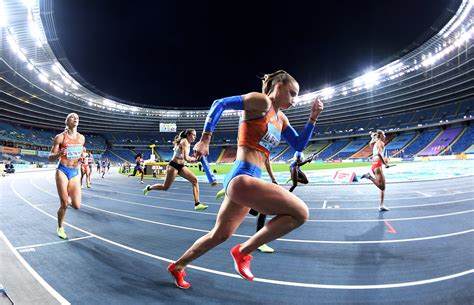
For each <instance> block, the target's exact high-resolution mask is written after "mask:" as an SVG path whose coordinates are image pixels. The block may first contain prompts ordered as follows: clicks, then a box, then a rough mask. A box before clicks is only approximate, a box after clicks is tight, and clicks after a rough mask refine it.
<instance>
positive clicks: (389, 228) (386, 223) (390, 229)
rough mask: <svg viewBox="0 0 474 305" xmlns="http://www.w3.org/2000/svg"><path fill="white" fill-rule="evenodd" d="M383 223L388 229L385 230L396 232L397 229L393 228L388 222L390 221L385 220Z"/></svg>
mask: <svg viewBox="0 0 474 305" xmlns="http://www.w3.org/2000/svg"><path fill="white" fill-rule="evenodd" d="M384 223H385V225H386V226H387V227H388V230H387V231H385V232H389V233H393V234H396V233H397V230H395V228H394V227H393V226H392V225H391V224H390V222H388V221H387V220H385V221H384Z"/></svg>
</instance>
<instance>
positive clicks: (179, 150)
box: [171, 143, 184, 160]
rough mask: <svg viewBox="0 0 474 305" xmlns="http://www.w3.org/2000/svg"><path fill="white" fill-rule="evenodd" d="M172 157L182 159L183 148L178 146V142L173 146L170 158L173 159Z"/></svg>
mask: <svg viewBox="0 0 474 305" xmlns="http://www.w3.org/2000/svg"><path fill="white" fill-rule="evenodd" d="M174 158H176V159H184V153H183V149H182V148H181V146H179V143H178V145H176V146H175V147H174V148H173V157H172V158H171V160H173V159H174Z"/></svg>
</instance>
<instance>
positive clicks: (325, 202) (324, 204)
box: [322, 200, 328, 209]
mask: <svg viewBox="0 0 474 305" xmlns="http://www.w3.org/2000/svg"><path fill="white" fill-rule="evenodd" d="M327 203H328V201H327V200H324V203H323V207H322V208H323V209H325V208H326V204H327Z"/></svg>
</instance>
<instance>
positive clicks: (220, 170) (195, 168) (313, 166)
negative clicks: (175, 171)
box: [124, 162, 372, 177]
mask: <svg viewBox="0 0 474 305" xmlns="http://www.w3.org/2000/svg"><path fill="white" fill-rule="evenodd" d="M370 166H372V163H371V162H349V163H337V162H335V163H319V162H318V163H308V164H305V165H303V166H302V167H301V169H302V170H303V171H307V170H322V169H334V168H351V167H370ZM231 167H232V164H219V165H215V164H211V170H212V171H214V170H215V173H216V174H227V173H228V172H229V170H230V169H231ZM188 168H189V169H191V171H192V172H193V173H194V174H195V175H197V176H200V175H205V173H204V171H199V165H198V164H197V163H195V164H188ZM289 168H290V164H282V163H272V169H273V171H274V172H286V171H289ZM124 175H125V174H124ZM145 176H146V177H150V176H151V175H145Z"/></svg>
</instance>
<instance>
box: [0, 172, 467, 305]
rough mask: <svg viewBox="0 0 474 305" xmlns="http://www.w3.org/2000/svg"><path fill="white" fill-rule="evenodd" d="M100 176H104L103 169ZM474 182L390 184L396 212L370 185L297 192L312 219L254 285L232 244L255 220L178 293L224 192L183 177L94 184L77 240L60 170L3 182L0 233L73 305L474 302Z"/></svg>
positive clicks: (271, 258)
mask: <svg viewBox="0 0 474 305" xmlns="http://www.w3.org/2000/svg"><path fill="white" fill-rule="evenodd" d="M94 174H95V173H94ZM472 185H474V178H473V177H472V176H471V177H462V178H454V179H445V180H437V181H431V182H411V183H397V184H388V186H387V191H386V205H387V206H389V207H390V208H391V210H390V211H389V212H387V213H384V214H382V213H379V212H378V210H377V206H378V196H379V194H378V190H377V189H376V188H375V186H373V185H369V184H352V185H338V186H336V185H332V186H298V187H297V188H296V190H295V194H296V195H298V196H299V197H301V198H302V199H303V200H304V201H305V202H306V203H307V204H308V206H309V207H310V214H311V216H310V221H308V222H307V223H306V224H304V225H303V226H302V227H301V228H299V229H298V230H296V231H294V232H292V233H290V234H288V235H286V236H284V237H283V238H282V239H280V240H277V241H274V242H272V243H271V244H270V245H271V246H272V247H274V248H275V250H276V252H275V253H274V254H263V253H257V252H256V253H254V260H253V261H252V270H253V273H254V274H255V276H256V279H255V281H254V282H248V281H244V280H242V279H241V278H240V277H239V276H238V275H237V274H236V273H235V272H234V270H233V264H232V260H231V258H230V255H229V249H230V248H231V247H232V246H233V245H235V244H237V243H240V242H242V241H244V240H245V239H246V238H247V236H249V235H251V234H253V233H254V231H255V218H254V217H253V216H250V215H249V216H248V217H247V219H246V220H245V222H244V223H243V224H242V225H241V227H240V228H239V229H238V230H237V232H236V234H235V235H234V236H233V237H231V238H230V240H229V241H227V242H225V243H223V244H222V245H220V246H218V247H217V248H215V249H213V250H211V251H210V252H208V253H207V254H205V255H204V256H202V257H201V258H199V259H197V260H196V261H195V262H193V264H192V266H190V267H189V268H188V269H187V274H188V276H187V280H188V281H190V282H191V283H192V288H191V289H189V290H187V291H182V290H179V289H177V288H176V287H175V285H174V282H173V281H172V280H171V278H170V277H169V275H168V273H167V272H166V266H167V265H168V263H169V262H170V261H171V260H175V259H177V258H178V257H179V256H180V255H181V254H182V253H183V252H184V251H185V250H186V249H187V248H188V247H189V246H190V245H191V244H192V243H193V242H194V241H195V240H196V239H197V238H199V237H200V236H202V235H203V234H205V232H207V231H208V230H210V229H211V228H212V226H213V224H214V221H215V218H216V214H217V211H218V209H219V204H220V201H216V200H215V199H214V195H215V193H216V192H217V191H218V190H219V189H220V186H218V187H213V188H212V187H210V186H208V185H207V184H201V201H202V202H203V203H206V204H209V209H208V210H206V211H204V212H195V211H194V209H193V199H192V194H191V185H190V184H189V183H186V182H175V184H174V185H173V186H172V188H171V189H170V190H169V191H167V192H152V193H150V195H149V196H147V197H145V196H143V194H142V188H143V185H142V184H140V183H139V182H138V179H136V178H133V177H130V178H127V177H124V176H121V175H118V174H110V175H108V176H106V179H100V178H99V177H98V175H96V176H95V177H93V185H92V189H86V190H83V202H82V208H81V209H80V210H77V211H76V210H73V209H68V211H67V214H66V222H67V224H68V225H67V226H66V230H67V232H68V235H69V240H68V241H62V240H60V239H58V238H57V237H56V234H55V229H56V211H57V208H58V198H57V194H56V187H55V185H54V172H53V171H48V172H34V173H28V174H26V173H25V174H16V175H12V176H8V177H6V178H2V179H1V180H0V190H1V194H2V197H1V201H0V213H1V214H0V216H1V222H0V230H1V231H3V232H4V234H5V235H6V236H7V238H8V239H9V240H10V242H11V243H12V244H13V246H14V247H15V248H16V249H17V251H19V252H20V254H21V255H22V257H23V258H24V259H25V260H26V261H27V262H28V263H29V264H30V265H31V266H32V267H33V269H35V270H36V272H38V273H39V274H40V276H41V277H43V279H44V280H45V281H46V282H48V283H49V284H50V285H51V286H52V287H53V288H54V289H55V290H56V291H57V292H59V293H60V294H61V295H62V296H63V297H64V298H65V299H67V300H68V301H69V302H71V303H72V304H244V303H246V304H472V303H473V302H474V292H473V287H472V283H473V280H474V274H473V273H474V259H473V256H472V253H473V250H474V249H473V247H474V246H473V245H474V222H473V212H474V197H473V194H474V189H473V188H472Z"/></svg>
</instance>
